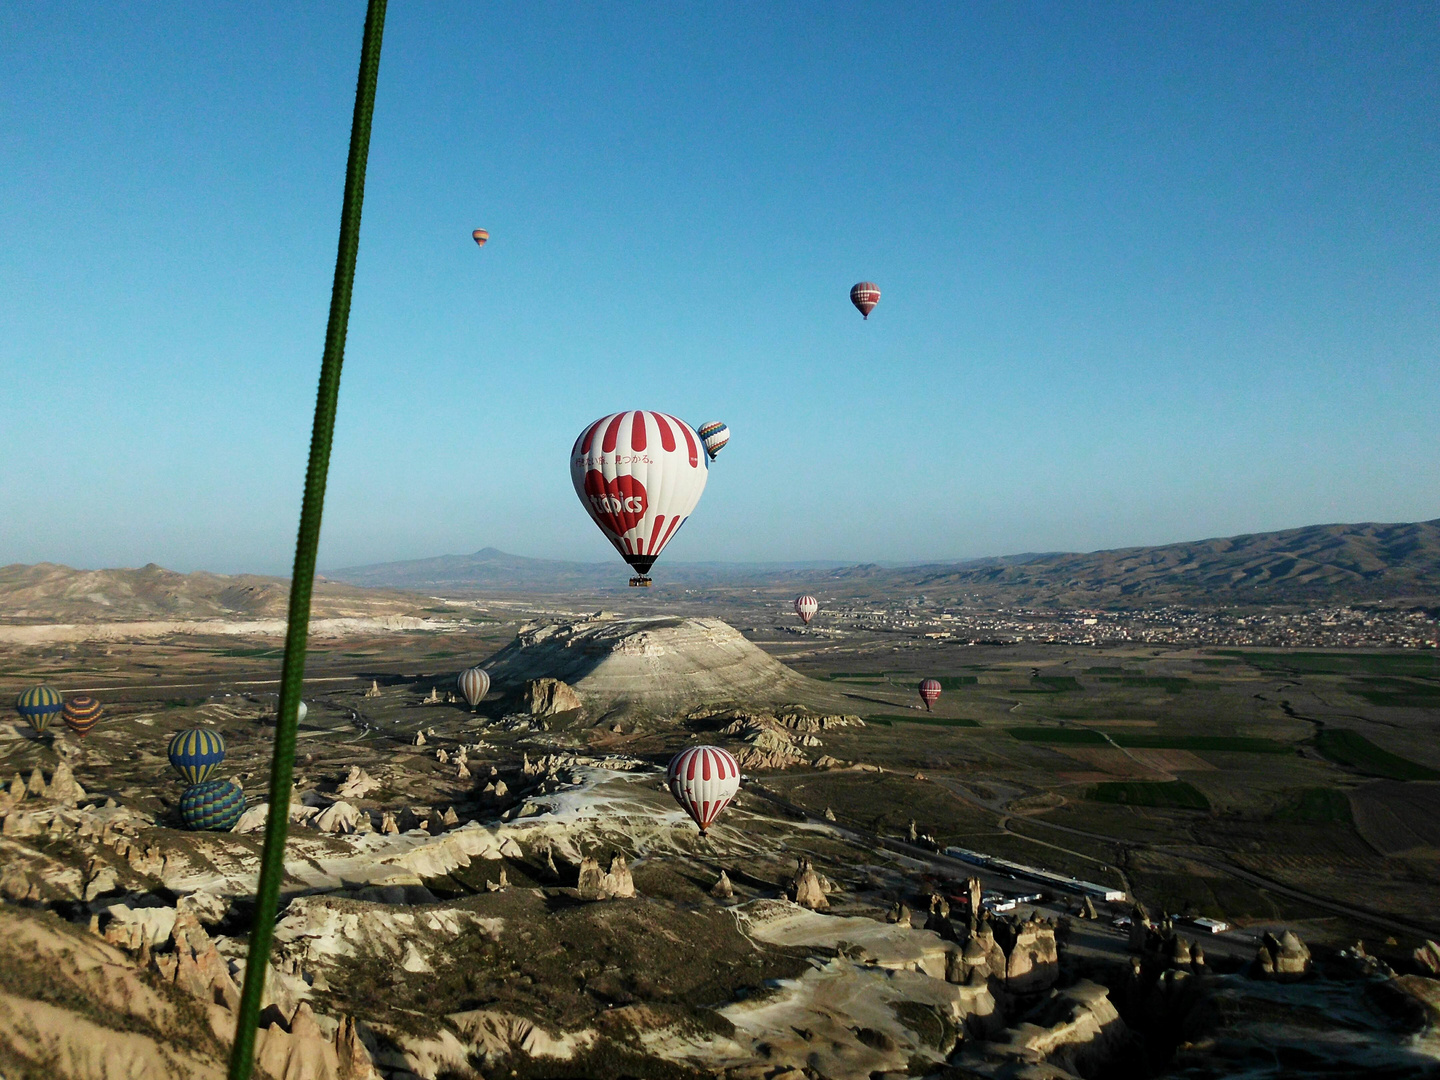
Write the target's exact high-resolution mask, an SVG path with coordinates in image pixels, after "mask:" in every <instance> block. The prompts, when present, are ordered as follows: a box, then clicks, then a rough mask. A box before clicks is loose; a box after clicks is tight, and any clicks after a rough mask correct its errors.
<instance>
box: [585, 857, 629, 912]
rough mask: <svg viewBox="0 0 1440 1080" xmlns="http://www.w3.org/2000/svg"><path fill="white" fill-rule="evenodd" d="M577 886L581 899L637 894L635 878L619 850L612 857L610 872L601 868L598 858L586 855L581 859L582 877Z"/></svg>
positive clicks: (622, 896)
mask: <svg viewBox="0 0 1440 1080" xmlns="http://www.w3.org/2000/svg"><path fill="white" fill-rule="evenodd" d="M575 888H576V891H577V892H578V893H579V896H580V899H581V900H609V899H612V898H624V897H632V896H634V895H635V880H634V878H632V877H631V876H630V866H629V864H628V863H627V862H626V861H625V856H623V855H621V854H619V853H618V852H617V853H616V854H615V855H614V856H613V857H612V858H611V859H610V869H609V871H608V872H606V871H602V870H601V869H600V862H599V860H598V859H596V858H595V857H594V856H591V855H586V856H585V857H584V858H583V859H581V860H580V878H579V881H578V882H577V883H576V886H575Z"/></svg>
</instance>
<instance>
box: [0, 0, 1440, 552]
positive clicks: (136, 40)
mask: <svg viewBox="0 0 1440 1080" xmlns="http://www.w3.org/2000/svg"><path fill="white" fill-rule="evenodd" d="M363 16H364V10H363V5H362V4H360V3H357V2H349V3H343V2H338V0H337V2H333V3H324V4H295V3H290V2H284V3H274V4H270V5H266V4H263V3H254V2H246V3H220V2H207V3H202V4H196V3H173V4H165V3H143V4H141V3H122V4H113V3H106V4H99V3H96V4H84V3H43V2H39V0H24V2H21V0H6V2H4V3H3V5H0V237H3V239H0V380H3V381H0V385H3V391H4V392H3V394H0V563H6V562H34V561H39V560H52V561H59V562H67V563H70V564H72V565H79V566H86V567H99V566H116V565H139V564H142V563H145V562H148V561H152V560H153V561H156V562H159V563H161V564H163V565H167V566H171V567H175V568H177V569H197V568H207V569H213V570H221V571H240V570H249V571H260V572H282V573H283V572H286V571H288V568H289V565H290V561H291V559H292V557H293V545H294V531H295V524H296V520H297V517H298V512H299V495H300V486H301V482H302V475H303V471H304V462H305V455H306V450H307V446H308V441H309V430H310V420H311V415H312V411H313V408H314V387H315V380H316V376H317V374H318V370H319V359H320V351H321V345H322V338H323V334H324V325H325V318H326V312H327V306H328V302H329V289H330V281H331V275H332V273H333V268H334V258H335V243H336V234H337V229H338V222H339V211H340V195H341V186H342V182H343V172H344V164H345V151H346V144H347V140H348V138H349V126H350V115H351V108H352V104H353V97H354V86H355V74H356V67H357V63H358V58H359V47H360V33H361V28H362V23H363ZM1437 72H1440V5H1436V4H1435V3H1433V2H1424V3H1403V2H1387V3H1361V2H1356V0H1345V2H1341V3H1322V2H1317V0H1306V2H1303V3H1294V4H1284V3H1265V4H1243V3H1203V4H1202V3H1162V4H1155V3H1135V4H1103V3H1094V4H1091V3H1083V4H1077V3H1055V4H1026V3H1011V2H1005V3H995V4H987V3H953V4H908V5H907V4H879V3H869V4H850V3H836V2H832V0H825V2H823V3H810V4H798V3H797V4H784V5H776V4H764V3H754V4H744V5H741V4H634V5H627V4H620V3H611V2H607V3H604V4H594V5H584V4H580V3H561V4H534V3H514V4H504V5H501V4H482V3H471V2H465V3H450V4H446V3H439V2H430V0H426V2H420V0H393V2H392V3H391V6H390V16H389V21H388V24H387V28H386V33H385V51H384V57H383V59H382V62H381V68H380V86H379V98H378V104H377V108H376V113H375V127H374V136H373V141H372V145H371V153H370V170H369V185H368V190H367V194H366V200H365V218H364V228H363V231H362V237H361V246H360V262H359V272H358V279H357V284H356V289H355V304H354V312H353V317H352V320H351V324H350V338H349V348H348V350H347V356H346V364H345V376H344V382H343V385H342V388H341V399H340V420H339V429H338V433H337V436H336V442H335V452H334V459H333V466H332V471H331V481H330V491H329V498H328V501H327V504H326V516H325V533H324V543H323V545H322V551H321V559H320V565H321V567H322V568H324V567H331V568H334V567H340V566H346V565H354V564H359V563H365V562H377V561H383V560H392V559H402V558H412V557H422V556H428V555H435V554H442V553H453V552H468V551H473V550H476V549H478V548H480V547H483V546H486V545H494V546H496V547H500V548H502V549H505V550H507V551H511V552H515V553H519V554H526V555H538V556H549V557H566V558H579V559H585V560H591V559H604V558H615V556H614V554H613V552H612V551H611V549H610V547H609V545H608V544H607V543H606V542H605V540H604V539H603V538H602V537H601V535H600V533H599V531H598V530H597V529H596V528H595V527H594V526H593V525H592V524H591V522H590V521H589V519H588V518H587V517H586V515H585V514H584V512H583V511H582V509H581V507H580V504H579V502H578V500H577V499H576V497H575V494H574V492H573V490H572V488H571V486H570V479H569V475H568V468H567V455H568V451H569V448H570V445H571V443H572V441H573V440H574V438H575V435H576V434H577V433H578V432H579V430H580V429H581V428H582V427H583V426H584V425H585V424H586V423H587V422H588V421H590V420H592V419H594V418H595V417H598V416H600V415H602V414H604V413H606V412H610V411H613V410H618V409H624V408H650V409H659V410H663V411H667V412H672V413H675V414H677V415H680V416H683V417H685V418H687V419H689V420H690V421H691V422H692V423H695V424H698V423H699V422H701V421H703V420H708V419H712V418H719V419H723V420H725V421H727V422H728V423H729V424H730V426H731V429H732V432H733V438H732V441H731V443H730V445H729V447H728V448H727V449H726V450H725V452H724V453H723V454H722V455H721V457H720V459H719V461H718V462H717V463H716V465H715V466H714V468H713V469H712V471H711V477H710V483H709V487H708V489H707V491H706V493H705V497H704V498H703V499H702V501H701V503H700V505H699V507H698V509H697V511H696V513H695V514H694V516H693V517H692V519H691V521H690V522H689V524H688V525H687V527H686V529H685V530H684V531H683V532H682V533H680V534H679V535H678V537H677V538H676V540H675V541H674V542H673V543H672V544H671V546H670V547H669V549H668V550H667V553H666V558H667V559H671V560H694V559H738V560H798V559H812V558H813V559H844V560H851V559H853V560H857V561H858V560H922V559H941V558H961V557H968V556H974V555H987V554H1005V553H1011V552H1018V551H1026V550H1059V549H1093V548H1099V547H1114V546H1122V545H1131V544H1145V543H1159V542H1167V541H1173V540H1183V539H1193V538H1198V537H1203V536H1214V535H1226V534H1230V533H1237V532H1249V531H1259V530H1268V529H1273V528H1284V527H1290V526H1297V525H1303V524H1311V523H1316V522H1328V521H1361V520H1388V521H1399V520H1416V519H1422V518H1433V517H1437V516H1440V422H1437V418H1440V348H1437V346H1440V312H1437V303H1440V299H1437V298H1440V280H1437V278H1440V254H1437V253H1440V215H1437V207H1440V168H1437V166H1440V123H1437V117H1440V77H1437ZM477 226H480V227H484V228H487V229H489V230H490V233H491V237H492V239H491V241H490V244H489V245H488V246H487V247H486V248H485V249H484V250H483V251H480V250H477V249H476V247H475V246H474V244H473V243H472V242H471V240H470V231H471V229H473V228H475V227H477ZM862 279H870V280H874V281H876V282H878V283H879V284H880V285H881V287H882V289H883V290H884V298H883V300H882V301H881V304H880V307H879V308H878V309H877V310H876V312H875V314H874V315H873V316H872V317H871V319H870V321H869V322H868V323H867V322H862V321H861V319H860V316H859V315H858V314H857V313H856V312H855V311H854V309H853V308H851V306H850V304H849V302H848V299H847V293H848V290H849V287H850V285H851V284H853V283H854V282H856V281H859V280H862ZM664 562H665V559H662V560H661V563H660V568H661V569H662V570H663V566H664ZM616 563H617V568H618V567H619V562H618V559H616Z"/></svg>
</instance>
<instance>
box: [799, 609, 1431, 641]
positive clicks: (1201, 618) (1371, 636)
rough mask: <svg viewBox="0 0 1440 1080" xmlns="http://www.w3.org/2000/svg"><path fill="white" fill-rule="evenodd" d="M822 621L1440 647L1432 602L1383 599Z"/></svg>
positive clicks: (953, 634) (954, 637)
mask: <svg viewBox="0 0 1440 1080" xmlns="http://www.w3.org/2000/svg"><path fill="white" fill-rule="evenodd" d="M822 610H823V611H824V616H825V618H824V623H823V625H822V624H820V623H818V621H817V625H815V626H811V627H808V628H801V627H794V628H792V632H795V633H819V634H825V633H827V632H834V631H836V630H840V631H843V630H844V629H846V628H847V627H848V628H853V629H857V630H859V629H863V630H867V631H870V632H872V633H873V632H875V631H886V630H890V631H894V632H897V633H904V634H909V635H911V636H917V637H923V638H927V639H932V640H939V641H953V642H956V643H960V644H970V645H990V644H1003V645H1009V644H1017V643H1027V644H1056V645H1114V644H1119V643H1132V642H1133V643H1136V644H1145V645H1150V644H1154V645H1249V646H1270V647H1286V648H1342V647H1343V648H1370V649H1375V648H1389V649H1435V648H1440V619H1437V617H1436V613H1435V612H1434V611H1433V610H1427V609H1423V608H1420V609H1410V610H1404V609H1399V608H1379V607H1375V608H1372V607H1333V608H1315V609H1313V610H1310V611H1278V610H1277V611H1272V612H1264V611H1261V612H1256V611H1254V610H1243V609H1242V610H1235V609H1223V608H1217V609H1196V608H1187V607H1171V606H1167V607H1153V608H1143V609H1135V610H1129V611H1126V610H1120V611H1108V610H1104V611H1102V610H1098V609H1086V608H1077V609H1075V610H1068V611H1067V610H1051V609H1032V608H1020V607H1017V608H994V609H988V610H981V609H975V608H966V607H941V606H935V605H933V604H931V603H930V602H929V601H927V600H926V598H925V597H916V598H912V599H909V600H905V601H901V602H900V603H898V604H896V605H895V606H894V607H877V606H873V605H863V606H862V605H850V606H846V605H843V604H840V605H837V606H834V607H830V606H825V607H823V609H822Z"/></svg>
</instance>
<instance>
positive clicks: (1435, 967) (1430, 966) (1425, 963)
mask: <svg viewBox="0 0 1440 1080" xmlns="http://www.w3.org/2000/svg"><path fill="white" fill-rule="evenodd" d="M1414 957H1415V963H1417V964H1419V965H1420V967H1421V968H1422V969H1424V970H1425V971H1428V972H1429V973H1430V974H1431V975H1440V945H1437V944H1435V942H1433V941H1429V940H1426V942H1425V944H1424V945H1421V946H1420V947H1419V948H1418V949H1416V950H1415V952H1414Z"/></svg>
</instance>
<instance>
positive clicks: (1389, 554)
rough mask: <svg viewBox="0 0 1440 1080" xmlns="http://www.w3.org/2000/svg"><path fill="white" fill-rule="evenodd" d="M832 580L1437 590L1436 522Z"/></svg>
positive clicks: (1119, 589) (1104, 594)
mask: <svg viewBox="0 0 1440 1080" xmlns="http://www.w3.org/2000/svg"><path fill="white" fill-rule="evenodd" d="M826 581H827V582H828V583H832V584H833V587H834V588H836V589H838V590H840V591H844V590H845V588H846V586H847V585H849V586H850V587H851V588H852V590H853V591H855V592H857V593H865V594H871V593H874V592H876V591H877V587H878V588H881V589H884V590H885V591H891V590H895V589H902V590H906V589H908V590H923V591H925V592H927V593H933V594H936V595H969V596H976V597H978V598H982V599H985V598H989V599H996V600H1004V601H1006V602H1009V603H1017V604H1032V603H1033V604H1066V605H1079V604H1103V603H1114V602H1137V601H1139V602H1150V603H1155V602H1170V601H1173V602H1182V603H1196V602H1206V601H1209V602H1220V603H1247V602H1264V603H1273V602H1311V603H1348V602H1356V601H1367V600H1379V599H1396V598H1415V599H1425V600H1428V599H1432V598H1434V597H1436V596H1440V520H1435V521H1424V522H1417V523H1413V524H1395V525H1387V524H1373V523H1364V524H1358V525H1312V526H1308V527H1306V528H1301V529H1287V530H1285V531H1283V532H1272V533H1251V534H1249V535H1245V536H1231V537H1224V538H1219V539H1212V540H1196V541H1191V542H1187V543H1180V544H1166V545H1163V546H1160V547H1134V548H1117V549H1115V550H1112V551H1094V552H1088V553H1083V554H1080V553H1060V554H1046V555H1021V556H1014V557H1012V558H1002V559H982V560H976V561H974V562H970V563H959V564H937V565H931V566H914V567H906V568H903V569H899V570H889V571H884V570H879V571H877V570H876V569H875V568H855V569H854V570H842V571H836V572H833V573H831V574H829V575H827V576H826Z"/></svg>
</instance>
